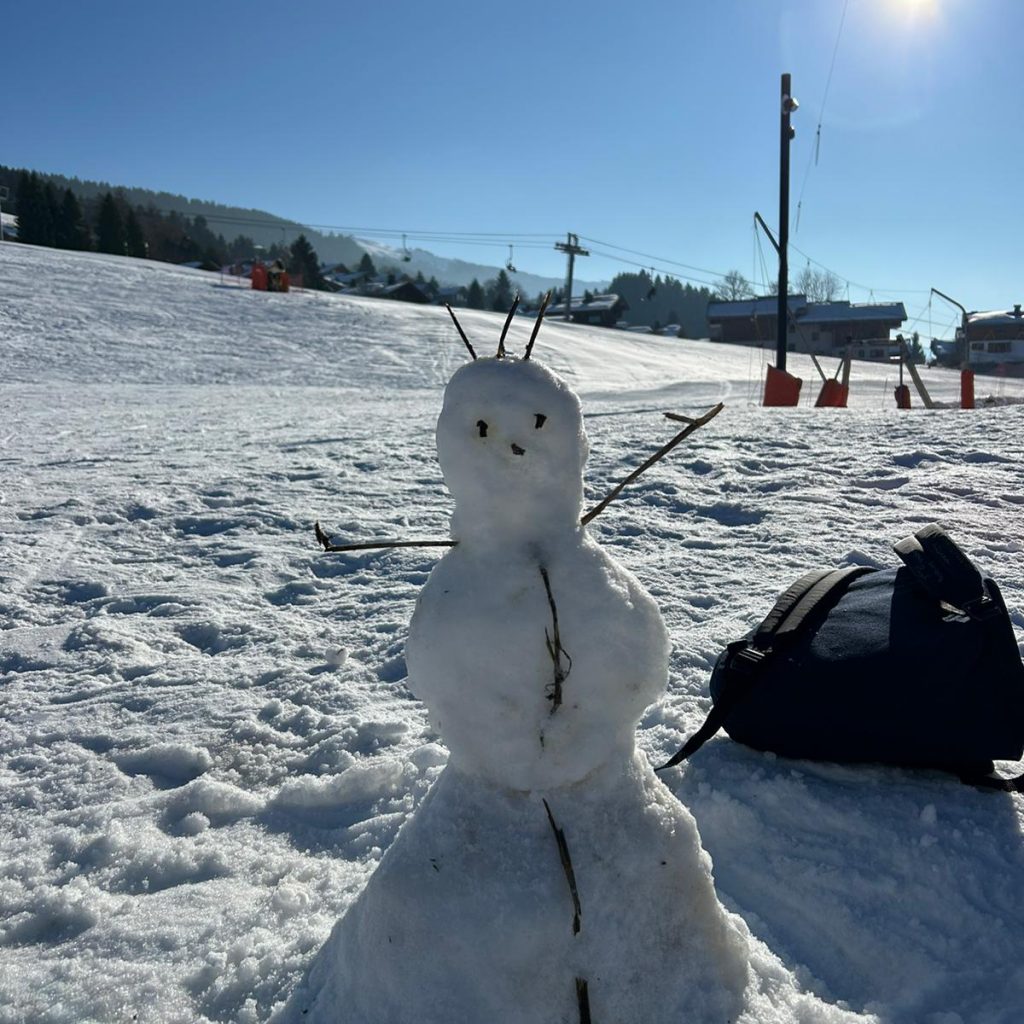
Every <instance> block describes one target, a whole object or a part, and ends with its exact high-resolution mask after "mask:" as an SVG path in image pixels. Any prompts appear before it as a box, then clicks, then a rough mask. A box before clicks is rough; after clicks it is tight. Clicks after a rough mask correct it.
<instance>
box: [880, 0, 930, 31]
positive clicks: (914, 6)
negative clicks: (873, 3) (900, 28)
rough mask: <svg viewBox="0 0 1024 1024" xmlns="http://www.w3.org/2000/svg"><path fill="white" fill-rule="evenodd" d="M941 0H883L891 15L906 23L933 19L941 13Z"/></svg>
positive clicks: (912, 23)
mask: <svg viewBox="0 0 1024 1024" xmlns="http://www.w3.org/2000/svg"><path fill="white" fill-rule="evenodd" d="M939 5H940V0H881V6H882V7H883V8H884V9H885V10H886V12H887V13H888V14H889V16H890V17H892V18H893V19H896V20H899V21H901V22H903V23H904V24H906V25H910V26H913V25H921V24H924V23H927V22H929V21H933V20H934V19H935V17H936V16H937V15H938V13H939Z"/></svg>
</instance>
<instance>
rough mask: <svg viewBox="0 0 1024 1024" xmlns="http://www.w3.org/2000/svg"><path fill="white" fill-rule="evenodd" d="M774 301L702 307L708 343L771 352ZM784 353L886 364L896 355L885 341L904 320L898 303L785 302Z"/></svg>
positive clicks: (797, 299) (770, 298) (775, 314)
mask: <svg viewBox="0 0 1024 1024" xmlns="http://www.w3.org/2000/svg"><path fill="white" fill-rule="evenodd" d="M778 302H779V300H778V298H777V296H774V295H769V296H761V297H759V298H753V299H739V300H734V301H718V300H713V301H711V302H709V303H708V308H707V318H708V325H709V328H710V335H711V340H712V341H724V342H727V343H729V344H733V345H755V346H759V347H761V346H763V347H775V345H776V342H777V337H778V335H777V332H776V321H777V319H778ZM786 307H787V311H788V318H789V323H788V329H787V338H786V349H787V351H790V352H809V353H812V354H813V355H845V354H846V352H847V351H849V352H850V355H852V356H853V358H854V359H874V360H887V359H888V358H889V357H890V356H892V355H896V354H898V352H899V346H898V344H897V343H896V342H893V341H891V340H890V338H889V335H890V332H891V331H896V330H899V329H900V327H902V325H903V323H904V321H905V320H906V319H907V311H906V309H905V308H904V305H903V303H902V302H882V303H879V302H870V303H867V302H866V303H852V302H847V301H845V300H844V301H839V302H810V301H808V299H807V296H806V295H790V296H788V297H787V300H786Z"/></svg>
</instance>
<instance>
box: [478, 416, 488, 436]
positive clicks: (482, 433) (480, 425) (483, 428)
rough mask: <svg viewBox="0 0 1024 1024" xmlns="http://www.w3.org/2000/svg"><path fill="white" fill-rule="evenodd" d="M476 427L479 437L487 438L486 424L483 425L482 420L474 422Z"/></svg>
mask: <svg viewBox="0 0 1024 1024" xmlns="http://www.w3.org/2000/svg"><path fill="white" fill-rule="evenodd" d="M476 425H477V428H478V429H479V431H480V436H481V437H486V436H487V424H486V423H484V421H483V420H477V421H476Z"/></svg>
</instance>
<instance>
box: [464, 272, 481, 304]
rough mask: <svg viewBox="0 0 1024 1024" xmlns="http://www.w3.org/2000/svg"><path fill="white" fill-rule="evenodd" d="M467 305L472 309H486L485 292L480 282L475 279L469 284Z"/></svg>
mask: <svg viewBox="0 0 1024 1024" xmlns="http://www.w3.org/2000/svg"><path fill="white" fill-rule="evenodd" d="M466 305H467V306H469V308H470V309H483V308H484V290H483V288H481V287H480V282H479V281H478V280H477V279H476V278H475V277H474V278H473V280H472V281H470V283H469V290H468V291H467V292H466Z"/></svg>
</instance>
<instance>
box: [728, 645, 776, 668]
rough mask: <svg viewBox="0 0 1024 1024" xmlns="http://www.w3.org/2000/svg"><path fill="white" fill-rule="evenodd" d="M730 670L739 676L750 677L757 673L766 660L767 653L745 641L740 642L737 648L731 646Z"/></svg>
mask: <svg viewBox="0 0 1024 1024" xmlns="http://www.w3.org/2000/svg"><path fill="white" fill-rule="evenodd" d="M730 648H731V649H730V651H729V661H728V669H729V671H730V672H736V673H738V674H739V675H744V676H749V675H752V674H753V673H754V672H756V671H757V670H758V669H759V668H760V667H761V663H762V662H763V661H764V659H765V655H766V654H767V653H768V652H767V651H762V650H760V649H759V648H757V647H752V646H751V645H750V644H749V643H747V642H746V641H745V640H743V641H740V643H739V644H737V645H736V646H735V647H732V645H730Z"/></svg>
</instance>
